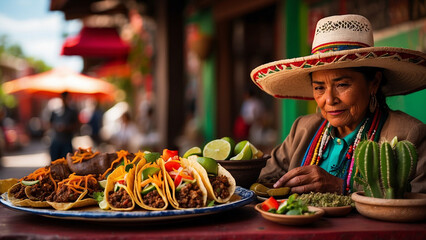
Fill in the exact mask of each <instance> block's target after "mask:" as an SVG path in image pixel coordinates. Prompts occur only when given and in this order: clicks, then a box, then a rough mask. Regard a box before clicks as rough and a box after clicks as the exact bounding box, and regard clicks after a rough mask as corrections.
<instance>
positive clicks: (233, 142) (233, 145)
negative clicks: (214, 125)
mask: <svg viewBox="0 0 426 240" xmlns="http://www.w3.org/2000/svg"><path fill="white" fill-rule="evenodd" d="M221 139H223V140H225V141H227V142H229V143H230V144H231V152H232V151H234V148H235V141H234V139H232V138H230V137H223V138H221Z"/></svg>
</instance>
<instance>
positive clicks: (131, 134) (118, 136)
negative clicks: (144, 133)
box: [112, 111, 141, 152]
mask: <svg viewBox="0 0 426 240" xmlns="http://www.w3.org/2000/svg"><path fill="white" fill-rule="evenodd" d="M120 120H121V123H120V126H119V129H118V131H117V132H116V133H115V134H114V135H113V137H112V143H113V144H114V145H115V149H116V150H126V151H129V152H137V151H138V150H139V147H140V144H141V134H140V131H139V128H138V127H137V126H136V124H135V123H134V122H133V121H132V118H131V116H130V113H129V112H128V111H127V112H124V113H123V115H121V118H120Z"/></svg>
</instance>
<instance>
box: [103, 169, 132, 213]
mask: <svg viewBox="0 0 426 240" xmlns="http://www.w3.org/2000/svg"><path fill="white" fill-rule="evenodd" d="M134 179H135V165H134V163H129V164H126V165H120V166H118V167H117V168H116V169H115V170H114V171H113V172H112V173H111V174H110V175H109V176H108V178H107V183H106V186H105V190H104V196H105V197H104V198H105V200H106V202H107V205H108V207H109V208H110V209H111V210H119V211H130V210H133V209H134V208H135V200H134V196H133V192H132V191H133V184H134Z"/></svg>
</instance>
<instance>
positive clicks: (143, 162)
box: [133, 159, 169, 211]
mask: <svg viewBox="0 0 426 240" xmlns="http://www.w3.org/2000/svg"><path fill="white" fill-rule="evenodd" d="M161 160H162V159H161ZM159 165H160V164H159ZM147 167H149V165H147V164H146V160H145V159H143V160H141V161H140V162H139V163H138V165H137V167H136V176H135V185H134V189H133V194H134V196H135V201H136V203H137V204H138V206H139V207H141V208H143V209H146V210H153V211H155V210H157V211H158V210H166V209H167V207H168V206H169V201H168V200H167V196H166V193H165V190H164V187H165V185H166V182H165V180H164V178H163V180H164V182H163V185H162V186H161V188H160V187H159V186H157V185H156V186H155V188H156V189H157V192H158V194H160V196H161V198H162V199H163V201H164V207H162V208H154V207H151V206H148V205H146V204H145V203H144V202H143V199H142V194H141V190H142V187H141V183H142V171H143V170H144V169H146V168H147ZM160 169H161V172H162V174H163V176H164V173H163V167H162V166H161V165H160Z"/></svg>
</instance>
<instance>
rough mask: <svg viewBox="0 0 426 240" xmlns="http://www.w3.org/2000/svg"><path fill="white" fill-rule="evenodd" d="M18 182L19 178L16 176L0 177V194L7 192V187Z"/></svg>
mask: <svg viewBox="0 0 426 240" xmlns="http://www.w3.org/2000/svg"><path fill="white" fill-rule="evenodd" d="M18 182H19V180H18V179H16V178H8V179H0V194H3V193H5V192H7V190H9V188H11V187H12V186H13V185H15V184H16V183H18Z"/></svg>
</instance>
